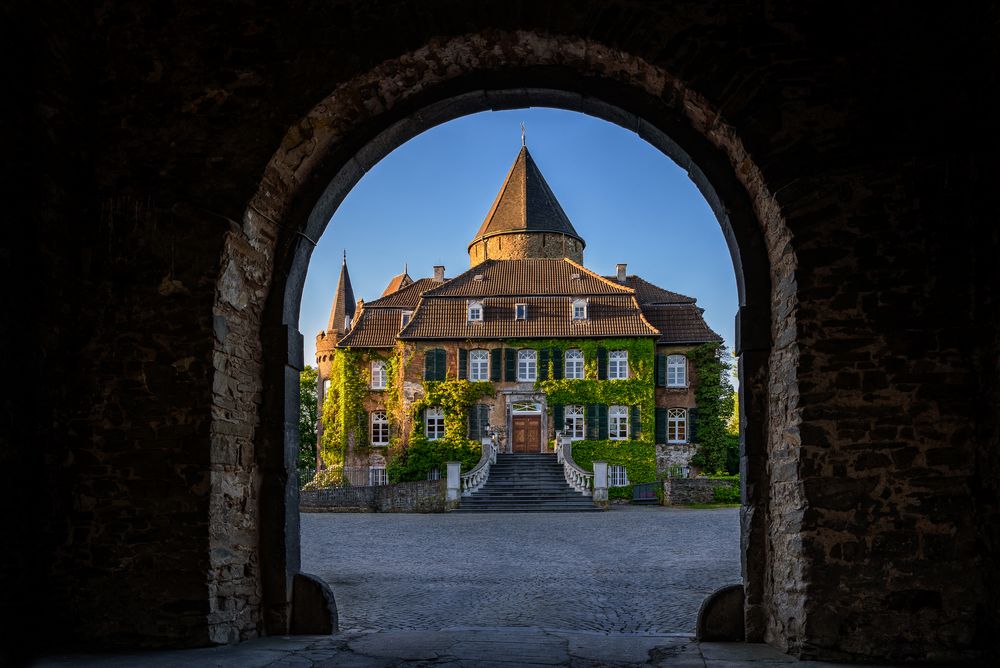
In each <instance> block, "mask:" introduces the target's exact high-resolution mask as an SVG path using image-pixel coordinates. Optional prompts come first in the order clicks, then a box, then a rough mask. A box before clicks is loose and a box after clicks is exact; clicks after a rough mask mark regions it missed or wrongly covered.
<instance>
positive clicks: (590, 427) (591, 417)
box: [585, 404, 606, 441]
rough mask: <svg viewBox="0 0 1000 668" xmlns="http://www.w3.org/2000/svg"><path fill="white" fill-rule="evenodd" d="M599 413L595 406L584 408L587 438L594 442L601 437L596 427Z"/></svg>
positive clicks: (590, 405)
mask: <svg viewBox="0 0 1000 668" xmlns="http://www.w3.org/2000/svg"><path fill="white" fill-rule="evenodd" d="M599 412H600V411H599V410H598V405H597V404H589V405H588V406H587V408H586V414H585V418H586V421H587V438H588V439H590V440H592V441H596V440H597V439H599V438H600V437H601V435H600V428H599V427H598V418H599V415H598V413H599ZM605 431H606V429H605Z"/></svg>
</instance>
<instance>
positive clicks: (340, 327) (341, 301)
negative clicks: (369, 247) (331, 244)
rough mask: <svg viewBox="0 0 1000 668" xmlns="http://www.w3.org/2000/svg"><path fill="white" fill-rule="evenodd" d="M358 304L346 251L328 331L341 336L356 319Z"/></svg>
mask: <svg viewBox="0 0 1000 668" xmlns="http://www.w3.org/2000/svg"><path fill="white" fill-rule="evenodd" d="M355 309H356V305H355V301H354V288H352V287H351V275H350V273H349V272H348V271H347V251H346V250H345V251H344V262H343V264H341V265H340V278H339V279H338V280H337V292H336V293H335V294H334V296H333V306H332V307H331V309H330V322H329V323H328V324H327V326H326V331H327V332H336V334H337V338H340V337H341V336H343V335H344V334H346V333H347V331H348V330H349V329H350V325H351V323H352V322H353V321H354V313H355Z"/></svg>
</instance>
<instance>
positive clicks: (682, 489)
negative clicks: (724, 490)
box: [663, 478, 733, 506]
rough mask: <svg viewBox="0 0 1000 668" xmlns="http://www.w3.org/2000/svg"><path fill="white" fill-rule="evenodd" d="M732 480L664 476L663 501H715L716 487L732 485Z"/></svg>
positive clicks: (678, 504) (686, 502)
mask: <svg viewBox="0 0 1000 668" xmlns="http://www.w3.org/2000/svg"><path fill="white" fill-rule="evenodd" d="M732 484H733V483H732V481H730V480H714V479H712V478H664V480H663V503H664V504H665V505H668V506H683V505H686V504H689V503H713V502H714V500H715V499H714V497H713V494H714V492H715V488H716V487H728V486H729V485H732Z"/></svg>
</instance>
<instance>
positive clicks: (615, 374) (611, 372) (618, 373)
mask: <svg viewBox="0 0 1000 668" xmlns="http://www.w3.org/2000/svg"><path fill="white" fill-rule="evenodd" d="M608 378H610V379H611V380H625V379H626V378H628V351H627V350H612V351H611V354H610V355H608Z"/></svg>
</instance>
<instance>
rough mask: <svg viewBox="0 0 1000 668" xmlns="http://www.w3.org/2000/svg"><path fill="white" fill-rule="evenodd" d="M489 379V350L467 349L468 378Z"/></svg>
mask: <svg viewBox="0 0 1000 668" xmlns="http://www.w3.org/2000/svg"><path fill="white" fill-rule="evenodd" d="M489 379H490V351H488V350H471V351H469V380H489Z"/></svg>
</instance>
